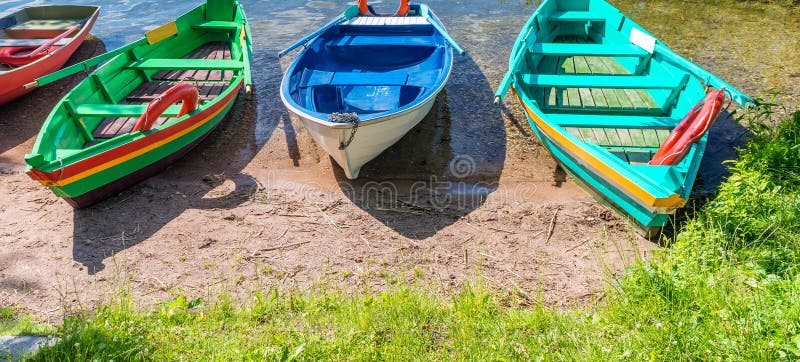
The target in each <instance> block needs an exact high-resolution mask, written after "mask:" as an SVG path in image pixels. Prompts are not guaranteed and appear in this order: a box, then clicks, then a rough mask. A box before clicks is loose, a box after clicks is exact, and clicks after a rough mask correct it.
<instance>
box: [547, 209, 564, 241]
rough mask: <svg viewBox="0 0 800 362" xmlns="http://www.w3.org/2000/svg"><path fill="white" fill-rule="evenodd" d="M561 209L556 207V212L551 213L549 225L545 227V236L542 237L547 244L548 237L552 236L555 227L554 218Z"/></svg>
mask: <svg viewBox="0 0 800 362" xmlns="http://www.w3.org/2000/svg"><path fill="white" fill-rule="evenodd" d="M559 210H561V209H556V212H555V213H553V218H552V219H550V227H549V228H548V229H547V237H546V238H545V239H544V243H545V244H547V243H549V242H550V238H552V237H553V231H555V229H556V218H557V217H558V211H559Z"/></svg>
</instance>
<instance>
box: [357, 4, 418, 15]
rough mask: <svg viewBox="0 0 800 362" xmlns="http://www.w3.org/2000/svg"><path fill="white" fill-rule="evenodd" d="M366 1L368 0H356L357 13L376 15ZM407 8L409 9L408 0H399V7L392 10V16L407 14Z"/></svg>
mask: <svg viewBox="0 0 800 362" xmlns="http://www.w3.org/2000/svg"><path fill="white" fill-rule="evenodd" d="M367 2H368V0H358V13H359V15H361V16H372V15H377V14H375V13H373V12H372V11H371V10H370V8H369V5H368V4H367ZM409 10H411V5H410V4H409V0H400V7H398V8H397V11H395V12H394V16H406V15H408V11H409Z"/></svg>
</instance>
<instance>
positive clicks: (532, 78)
mask: <svg viewBox="0 0 800 362" xmlns="http://www.w3.org/2000/svg"><path fill="white" fill-rule="evenodd" d="M522 83H523V84H525V85H529V86H535V87H563V88H610V89H626V90H627V89H675V88H677V87H678V86H680V79H678V80H676V79H664V78H660V77H656V76H649V75H647V76H635V75H628V76H613V75H597V76H591V77H586V76H580V75H551V74H524V75H523V76H522ZM632 93H636V92H632ZM629 95H630V93H629ZM637 98H639V100H640V102H644V100H641V97H637ZM650 102H652V103H653V105H655V104H654V103H655V102H653V101H652V99H651V100H650Z"/></svg>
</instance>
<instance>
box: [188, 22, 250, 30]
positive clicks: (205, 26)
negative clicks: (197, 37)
mask: <svg viewBox="0 0 800 362" xmlns="http://www.w3.org/2000/svg"><path fill="white" fill-rule="evenodd" d="M241 27H242V24H239V23H237V22H234V21H219V20H214V21H206V22H204V23H200V24H196V25H192V28H193V29H199V30H207V31H215V30H217V31H236V30H239V29H240V28H241Z"/></svg>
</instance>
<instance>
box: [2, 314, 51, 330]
mask: <svg viewBox="0 0 800 362" xmlns="http://www.w3.org/2000/svg"><path fill="white" fill-rule="evenodd" d="M53 331H54V329H53V328H52V327H50V326H48V325H46V324H42V323H38V322H36V321H34V320H33V318H31V317H30V316H28V315H26V314H20V313H18V312H17V309H16V308H14V307H0V336H17V335H27V336H42V335H46V334H48V333H52V332H53Z"/></svg>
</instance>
